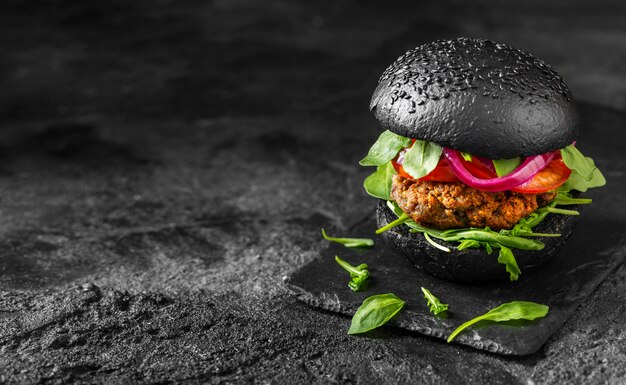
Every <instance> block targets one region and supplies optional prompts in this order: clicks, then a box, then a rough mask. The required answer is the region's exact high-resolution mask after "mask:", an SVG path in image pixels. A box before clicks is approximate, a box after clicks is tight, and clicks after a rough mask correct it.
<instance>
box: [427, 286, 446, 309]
mask: <svg viewBox="0 0 626 385" xmlns="http://www.w3.org/2000/svg"><path fill="white" fill-rule="evenodd" d="M422 293H424V298H426V301H427V303H428V307H429V308H430V312H431V313H433V314H434V315H437V314H439V313H442V312H444V311H446V310H448V304H447V303H441V301H439V298H437V297H435V296H434V295H433V293H431V292H430V290H428V289H426V288H423V287H422Z"/></svg>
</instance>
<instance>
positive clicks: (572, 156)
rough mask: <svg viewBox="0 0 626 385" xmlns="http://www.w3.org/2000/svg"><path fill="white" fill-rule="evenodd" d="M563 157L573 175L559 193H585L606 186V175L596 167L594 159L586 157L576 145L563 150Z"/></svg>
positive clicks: (560, 188)
mask: <svg viewBox="0 0 626 385" xmlns="http://www.w3.org/2000/svg"><path fill="white" fill-rule="evenodd" d="M561 157H562V158H563V162H564V163H565V165H566V166H567V167H568V168H570V169H571V170H572V174H571V175H570V177H569V179H568V180H567V181H566V182H565V184H563V185H562V186H561V187H559V191H569V190H578V191H582V192H585V191H587V190H588V189H590V188H593V187H600V186H604V185H605V184H606V179H605V178H604V175H602V172H600V170H599V169H598V168H597V167H596V165H595V163H594V161H593V159H591V158H589V157H585V156H584V155H583V154H582V153H581V152H580V151H579V150H578V149H577V148H576V147H574V145H569V146H567V147H565V148H562V149H561Z"/></svg>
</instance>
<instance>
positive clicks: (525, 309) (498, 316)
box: [448, 301, 550, 342]
mask: <svg viewBox="0 0 626 385" xmlns="http://www.w3.org/2000/svg"><path fill="white" fill-rule="evenodd" d="M549 309H550V308H549V307H548V306H546V305H542V304H539V303H535V302H526V301H513V302H508V303H504V304H502V305H500V306H498V307H496V308H494V309H491V310H489V311H488V312H487V313H485V314H483V315H481V316H478V317H476V318H473V319H471V320H469V321H467V322H465V323H464V324H462V325H461V326H459V327H458V328H456V330H455V331H453V332H452V334H450V336H448V342H450V341H452V340H453V339H454V338H455V337H456V336H457V335H458V334H459V333H460V332H461V331H463V330H464V329H465V328H467V327H468V326H471V325H473V324H475V323H477V322H480V321H494V322H504V321H513V320H520V319H525V320H529V321H532V320H534V319H537V318H541V317H545V315H546V314H548V310H549Z"/></svg>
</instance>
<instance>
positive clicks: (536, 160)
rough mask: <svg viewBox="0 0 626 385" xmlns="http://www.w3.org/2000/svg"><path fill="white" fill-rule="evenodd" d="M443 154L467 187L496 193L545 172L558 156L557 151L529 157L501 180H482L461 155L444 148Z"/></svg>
mask: <svg viewBox="0 0 626 385" xmlns="http://www.w3.org/2000/svg"><path fill="white" fill-rule="evenodd" d="M443 154H444V156H445V157H446V159H447V160H448V164H449V165H450V168H451V169H452V171H453V172H454V174H455V175H456V176H457V177H458V178H459V179H460V180H461V181H462V182H463V183H465V184H466V185H468V186H470V187H473V188H475V189H477V190H482V191H489V192H496V191H505V190H510V189H512V188H514V187H517V186H519V185H521V184H522V183H524V182H526V181H528V180H529V179H531V178H532V177H533V176H535V174H537V173H538V172H539V171H541V170H543V169H544V168H545V167H546V166H547V165H548V163H550V161H552V159H553V158H554V156H555V155H556V151H552V152H548V153H545V154H541V155H535V156H529V157H527V158H526V159H524V161H523V162H522V164H521V165H520V166H519V167H518V168H516V169H515V170H514V171H513V172H511V173H510V174H508V175H505V176H503V177H501V178H492V179H481V178H477V177H475V176H474V175H472V174H471V173H470V172H469V171H467V169H466V168H465V166H463V163H462V162H461V159H460V157H459V154H458V153H457V152H456V151H455V150H453V149H451V148H444V149H443Z"/></svg>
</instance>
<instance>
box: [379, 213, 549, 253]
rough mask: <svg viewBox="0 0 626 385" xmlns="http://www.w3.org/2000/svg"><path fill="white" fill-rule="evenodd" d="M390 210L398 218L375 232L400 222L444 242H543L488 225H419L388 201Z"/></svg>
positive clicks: (537, 245)
mask: <svg viewBox="0 0 626 385" xmlns="http://www.w3.org/2000/svg"><path fill="white" fill-rule="evenodd" d="M388 205H389V207H390V208H391V210H392V211H393V212H394V213H395V214H396V215H397V216H399V218H398V219H397V220H395V221H393V222H392V223H389V224H388V225H386V226H384V227H381V228H379V229H378V230H376V233H377V234H380V233H382V232H384V231H387V230H389V229H390V228H392V227H395V226H397V225H400V224H402V223H404V224H406V225H407V226H409V227H410V228H411V229H413V230H415V231H417V232H420V233H428V235H430V236H431V237H434V238H437V239H441V240H442V241H446V242H462V241H464V240H475V241H478V242H481V243H489V244H490V245H491V246H494V245H495V246H499V245H503V246H506V247H510V248H515V249H521V250H542V249H543V248H544V246H545V245H544V244H543V243H542V242H539V241H535V240H532V239H526V238H522V237H519V236H514V235H512V234H509V233H498V232H495V231H493V230H490V229H489V228H488V227H486V228H484V229H478V228H462V229H450V230H437V229H430V228H428V227H424V226H421V225H419V224H417V223H415V222H414V221H413V220H412V219H411V218H410V217H409V216H408V215H407V214H406V213H404V212H403V211H402V209H400V207H399V206H398V204H397V203H395V202H390V203H388Z"/></svg>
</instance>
